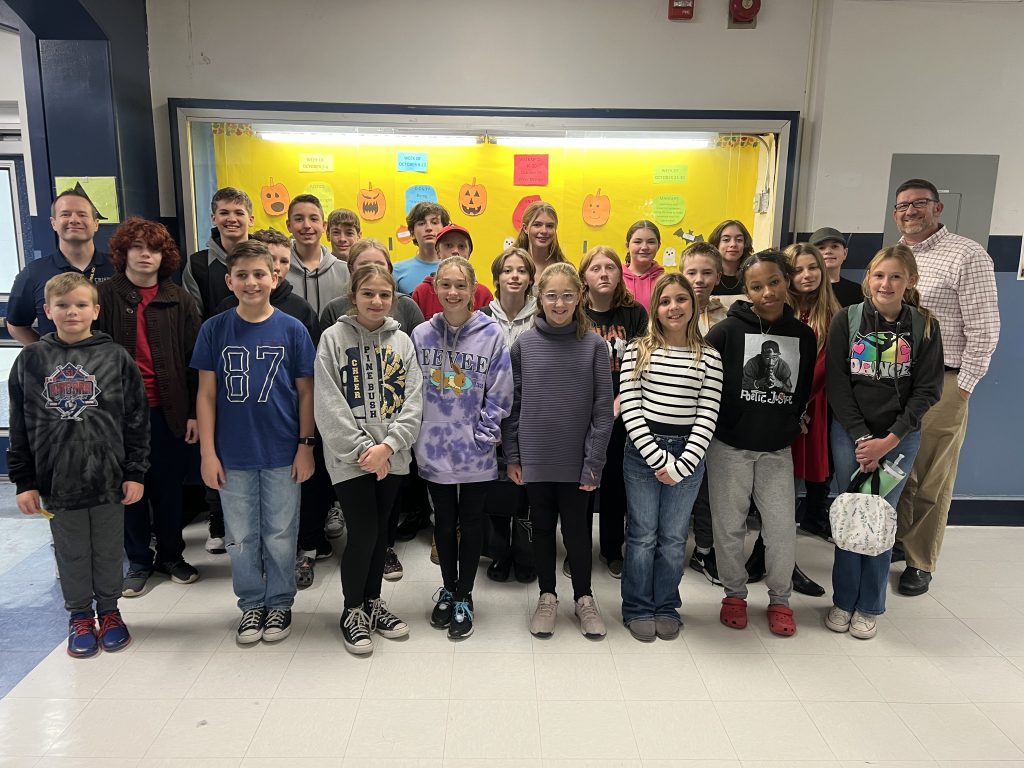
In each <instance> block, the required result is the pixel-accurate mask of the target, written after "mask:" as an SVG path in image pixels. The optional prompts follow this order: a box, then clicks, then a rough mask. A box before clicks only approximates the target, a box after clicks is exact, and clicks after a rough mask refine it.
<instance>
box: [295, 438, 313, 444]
mask: <svg viewBox="0 0 1024 768" xmlns="http://www.w3.org/2000/svg"><path fill="white" fill-rule="evenodd" d="M299 445H316V438H315V437H300V438H299Z"/></svg>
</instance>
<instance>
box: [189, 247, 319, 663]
mask: <svg viewBox="0 0 1024 768" xmlns="http://www.w3.org/2000/svg"><path fill="white" fill-rule="evenodd" d="M227 269H228V274H227V277H226V280H227V284H228V287H229V288H230V289H231V292H232V293H234V294H235V296H236V297H237V298H238V307H237V308H236V309H234V310H231V311H228V312H223V313H221V314H219V315H216V316H215V317H212V318H210V319H209V320H207V321H206V322H205V323H203V326H202V328H200V330H199V338H198V340H197V341H196V346H195V351H194V352H193V354H192V367H193V368H196V369H198V371H199V397H198V400H197V403H196V415H197V417H198V420H199V442H200V449H201V454H202V474H203V481H204V482H205V483H206V485H207V486H208V487H210V488H213V489H216V490H218V491H219V492H220V499H221V504H222V505H223V507H224V523H225V528H226V536H227V540H226V543H227V550H228V553H229V554H230V556H231V578H232V583H233V586H234V589H235V594H236V595H237V596H238V607H239V608H240V609H241V610H242V620H241V622H240V623H239V625H238V634H237V640H238V642H239V643H243V644H246V643H255V642H257V641H259V640H260V639H263V640H267V641H275V640H283V639H284V638H285V637H287V636H288V633H289V632H290V631H291V620H292V611H291V608H292V604H293V603H294V601H295V570H294V562H295V546H296V541H297V539H298V532H299V499H300V487H299V486H300V484H301V483H302V482H304V481H305V480H307V479H308V478H309V476H310V475H312V474H313V444H314V437H313V434H314V433H313V361H314V358H315V356H316V350H315V349H314V348H313V342H312V340H311V339H310V338H309V333H308V332H307V331H306V328H305V327H304V326H303V325H302V323H300V322H299V321H298V320H296V319H295V318H293V317H289V316H288V315H286V314H284V313H283V312H281V311H280V310H277V309H274V308H273V307H272V306H271V305H270V294H271V293H272V292H273V290H274V288H275V287H276V286H277V282H278V278H277V276H276V275H275V274H274V264H273V260H272V259H271V256H270V251H269V250H268V249H267V246H266V245H264V244H263V243H261V242H259V241H257V240H246V241H244V242H241V243H239V244H238V245H236V246H235V247H234V248H233V249H232V250H231V253H230V254H228V258H227Z"/></svg>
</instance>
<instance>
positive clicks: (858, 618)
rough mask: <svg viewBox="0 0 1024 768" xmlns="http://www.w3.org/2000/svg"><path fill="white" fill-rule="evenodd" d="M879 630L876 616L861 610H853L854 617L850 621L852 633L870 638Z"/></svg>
mask: <svg viewBox="0 0 1024 768" xmlns="http://www.w3.org/2000/svg"><path fill="white" fill-rule="evenodd" d="M877 631H878V626H877V624H876V621H875V617H874V616H869V615H868V614H866V613H861V612H860V611H854V612H853V619H851V621H850V634H851V635H853V636H854V637H857V638H860V639H861V640H870V639H871V638H872V637H874V636H875V632H877Z"/></svg>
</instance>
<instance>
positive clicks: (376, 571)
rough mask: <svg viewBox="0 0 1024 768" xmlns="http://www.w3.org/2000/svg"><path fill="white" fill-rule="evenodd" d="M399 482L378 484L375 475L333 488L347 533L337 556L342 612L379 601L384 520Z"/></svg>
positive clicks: (387, 480)
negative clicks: (340, 507)
mask: <svg viewBox="0 0 1024 768" xmlns="http://www.w3.org/2000/svg"><path fill="white" fill-rule="evenodd" d="M401 482H402V477H401V475H388V476H387V477H385V478H384V479H383V480H378V479H377V476H376V475H372V474H364V475H360V476H359V477H355V478H353V479H351V480H344V481H342V482H340V483H338V484H337V485H335V486H334V492H335V493H336V494H337V496H338V501H340V502H341V504H342V506H343V507H344V508H345V526H346V528H347V529H348V541H347V542H346V543H345V552H344V553H343V554H342V556H341V592H342V596H343V597H344V599H345V608H346V609H348V608H358V607H359V606H361V605H363V603H365V602H366V601H367V600H373V599H375V598H378V597H380V583H381V580H382V579H383V578H384V549H385V546H386V543H387V535H388V518H389V517H390V516H391V508H392V507H393V506H394V505H395V498H396V497H397V496H398V487H399V485H400V484H401Z"/></svg>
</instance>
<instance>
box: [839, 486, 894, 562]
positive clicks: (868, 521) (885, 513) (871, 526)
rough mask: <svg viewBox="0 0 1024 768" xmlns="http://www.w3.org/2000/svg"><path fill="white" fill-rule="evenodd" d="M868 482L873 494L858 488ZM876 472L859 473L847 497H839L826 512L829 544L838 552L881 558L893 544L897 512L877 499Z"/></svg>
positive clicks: (879, 498) (848, 490) (885, 502)
mask: <svg viewBox="0 0 1024 768" xmlns="http://www.w3.org/2000/svg"><path fill="white" fill-rule="evenodd" d="M868 480H870V482H871V485H870V487H871V490H872V493H862V492H860V490H861V488H862V487H863V486H864V484H865V482H866V481H868ZM879 485H880V479H879V475H878V470H875V471H874V472H871V473H864V472H858V473H857V474H856V475H854V477H853V480H851V481H850V487H849V488H848V489H847V491H846V493H841V494H839V496H838V497H836V500H835V501H833V502H832V506H831V507H830V508H829V511H828V518H829V522H830V523H831V524H832V540H833V541H834V542H835V543H836V546H837V547H839V548H840V549H845V550H846V551H847V552H855V553H856V554H858V555H871V556H874V555H880V554H882V553H883V552H887V551H888V550H890V549H892V546H893V544H895V543H896V510H895V509H893V508H892V505H891V504H890V503H889V502H887V501H886V500H885V499H884V498H882V496H880V495H879V493H878V491H879Z"/></svg>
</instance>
